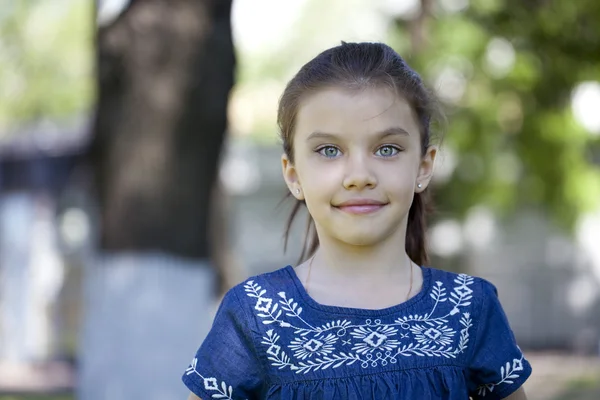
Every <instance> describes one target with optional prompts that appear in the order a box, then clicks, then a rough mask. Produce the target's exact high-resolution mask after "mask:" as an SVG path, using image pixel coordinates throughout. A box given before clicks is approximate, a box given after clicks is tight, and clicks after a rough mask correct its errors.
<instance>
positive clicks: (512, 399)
mask: <svg viewBox="0 0 600 400" xmlns="http://www.w3.org/2000/svg"><path fill="white" fill-rule="evenodd" d="M504 400H527V395H526V394H525V389H523V387H522V386H521V387H520V388H519V389H518V390H517V391H516V392H514V393H513V394H511V395H510V396H508V397H505V398H504Z"/></svg>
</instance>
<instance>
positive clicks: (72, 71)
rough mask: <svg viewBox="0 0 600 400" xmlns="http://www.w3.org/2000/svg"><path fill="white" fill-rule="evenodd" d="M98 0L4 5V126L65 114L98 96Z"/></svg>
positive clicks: (0, 104) (0, 63) (0, 59)
mask: <svg viewBox="0 0 600 400" xmlns="http://www.w3.org/2000/svg"><path fill="white" fill-rule="evenodd" d="M92 7H93V1H91V0H90V1H77V0H53V1H42V0H19V1H9V2H4V3H3V6H2V8H1V10H0V36H1V37H2V41H1V42H0V81H1V82H2V85H0V131H6V130H10V128H12V127H15V126H17V125H19V124H21V123H23V122H32V121H35V120H39V119H46V118H48V119H66V118H70V117H73V116H74V115H77V114H80V113H82V112H85V111H87V110H88V109H89V107H90V105H91V101H92V96H93V76H92V74H91V72H92V62H93V58H92V50H93V18H92V15H93V8H92Z"/></svg>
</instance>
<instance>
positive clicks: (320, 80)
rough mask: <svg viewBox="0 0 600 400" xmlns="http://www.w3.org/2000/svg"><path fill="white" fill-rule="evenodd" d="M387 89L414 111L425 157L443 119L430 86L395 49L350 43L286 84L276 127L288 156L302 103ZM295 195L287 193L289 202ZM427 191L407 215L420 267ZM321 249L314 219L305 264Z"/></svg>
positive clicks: (409, 241)
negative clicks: (326, 93)
mask: <svg viewBox="0 0 600 400" xmlns="http://www.w3.org/2000/svg"><path fill="white" fill-rule="evenodd" d="M378 86H388V87H390V88H392V89H393V90H394V91H395V92H396V93H397V94H398V95H401V96H403V97H404V98H405V99H406V100H407V101H408V103H409V104H410V105H411V106H412V107H413V110H414V112H415V113H416V115H417V118H418V122H419V125H420V130H421V153H422V154H423V155H424V154H425V152H426V151H427V148H428V147H429V146H430V140H431V129H430V126H431V121H432V119H433V117H434V116H441V113H440V112H439V108H438V107H437V102H436V101H435V99H434V96H433V95H432V94H431V93H430V91H429V90H428V89H427V88H426V87H425V85H424V84H423V81H422V80H421V77H420V76H419V75H418V74H417V73H416V72H415V71H413V70H412V69H411V68H410V67H409V66H408V64H406V62H405V61H404V60H403V59H402V57H400V55H399V54H398V53H396V52H395V51H394V50H393V49H392V48H391V47H389V46H387V45H385V44H382V43H345V42H342V44H341V45H340V46H337V47H333V48H331V49H328V50H326V51H324V52H322V53H321V54H319V55H318V56H316V57H315V58H314V59H312V60H311V61H309V62H308V63H307V64H305V65H304V66H303V67H302V68H301V69H300V71H298V73H297V74H296V75H295V76H294V77H293V78H292V80H290V82H289V83H288V84H287V86H286V88H285V90H284V92H283V95H282V96H281V99H280V101H279V109H278V113H277V123H278V125H279V129H280V135H281V139H282V141H283V151H284V152H285V154H286V155H287V157H288V158H289V160H290V162H291V163H294V147H293V138H294V129H295V124H296V115H297V113H298V108H299V105H300V101H301V100H302V98H303V97H304V96H306V95H307V94H310V93H314V92H316V91H318V90H322V89H323V88H326V87H343V88H346V89H351V90H358V89H363V88H367V87H378ZM289 196H291V193H288V197H289ZM303 206H305V203H304V201H298V200H297V201H296V203H295V204H294V207H293V209H292V212H291V214H290V217H289V219H288V221H287V227H286V230H285V248H287V243H288V239H289V234H290V229H291V226H292V223H293V221H294V219H295V217H296V216H297V214H298V212H299V211H300V210H301V208H302V207H303ZM430 206H431V204H430V199H429V193H428V190H427V189H425V190H424V191H423V192H421V193H415V196H414V199H413V202H412V204H411V207H410V210H409V212H408V225H407V234H406V243H405V246H406V252H407V253H408V256H409V257H410V258H411V259H412V260H413V261H414V262H415V263H417V264H419V265H424V264H426V263H427V262H428V255H427V248H426V240H425V232H426V217H427V213H428V211H429V210H430ZM318 247H319V238H318V237H317V233H316V230H315V227H314V221H313V220H312V218H311V217H310V215H309V220H308V225H307V228H306V236H305V240H304V245H303V249H302V253H301V255H300V261H303V260H305V259H306V258H308V257H310V256H312V255H313V254H314V253H315V251H316V250H317V248H318Z"/></svg>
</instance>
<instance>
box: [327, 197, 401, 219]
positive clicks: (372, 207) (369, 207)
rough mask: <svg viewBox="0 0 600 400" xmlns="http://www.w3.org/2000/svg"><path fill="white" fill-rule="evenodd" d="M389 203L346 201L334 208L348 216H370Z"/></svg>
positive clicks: (366, 200) (358, 200)
mask: <svg viewBox="0 0 600 400" xmlns="http://www.w3.org/2000/svg"><path fill="white" fill-rule="evenodd" d="M388 204H389V203H385V202H382V201H378V200H371V199H354V200H348V201H345V202H343V203H340V204H338V205H335V206H334V207H335V208H337V209H338V210H340V211H343V212H345V213H348V214H358V215H362V214H372V213H375V212H377V211H380V210H381V209H382V208H384V207H385V206H387V205H388Z"/></svg>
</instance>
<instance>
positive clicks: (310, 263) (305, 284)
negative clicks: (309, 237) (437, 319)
mask: <svg viewBox="0 0 600 400" xmlns="http://www.w3.org/2000/svg"><path fill="white" fill-rule="evenodd" d="M315 256H316V254H313V256H312V257H311V258H310V261H309V263H308V273H307V274H306V281H304V288H305V290H306V293H309V291H308V284H309V282H310V272H311V271H312V264H313V261H314V259H315ZM408 262H409V264H410V285H409V286H408V293H406V299H405V300H404V301H408V299H409V297H410V294H411V293H412V289H413V263H412V261H411V260H410V258H408Z"/></svg>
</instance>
